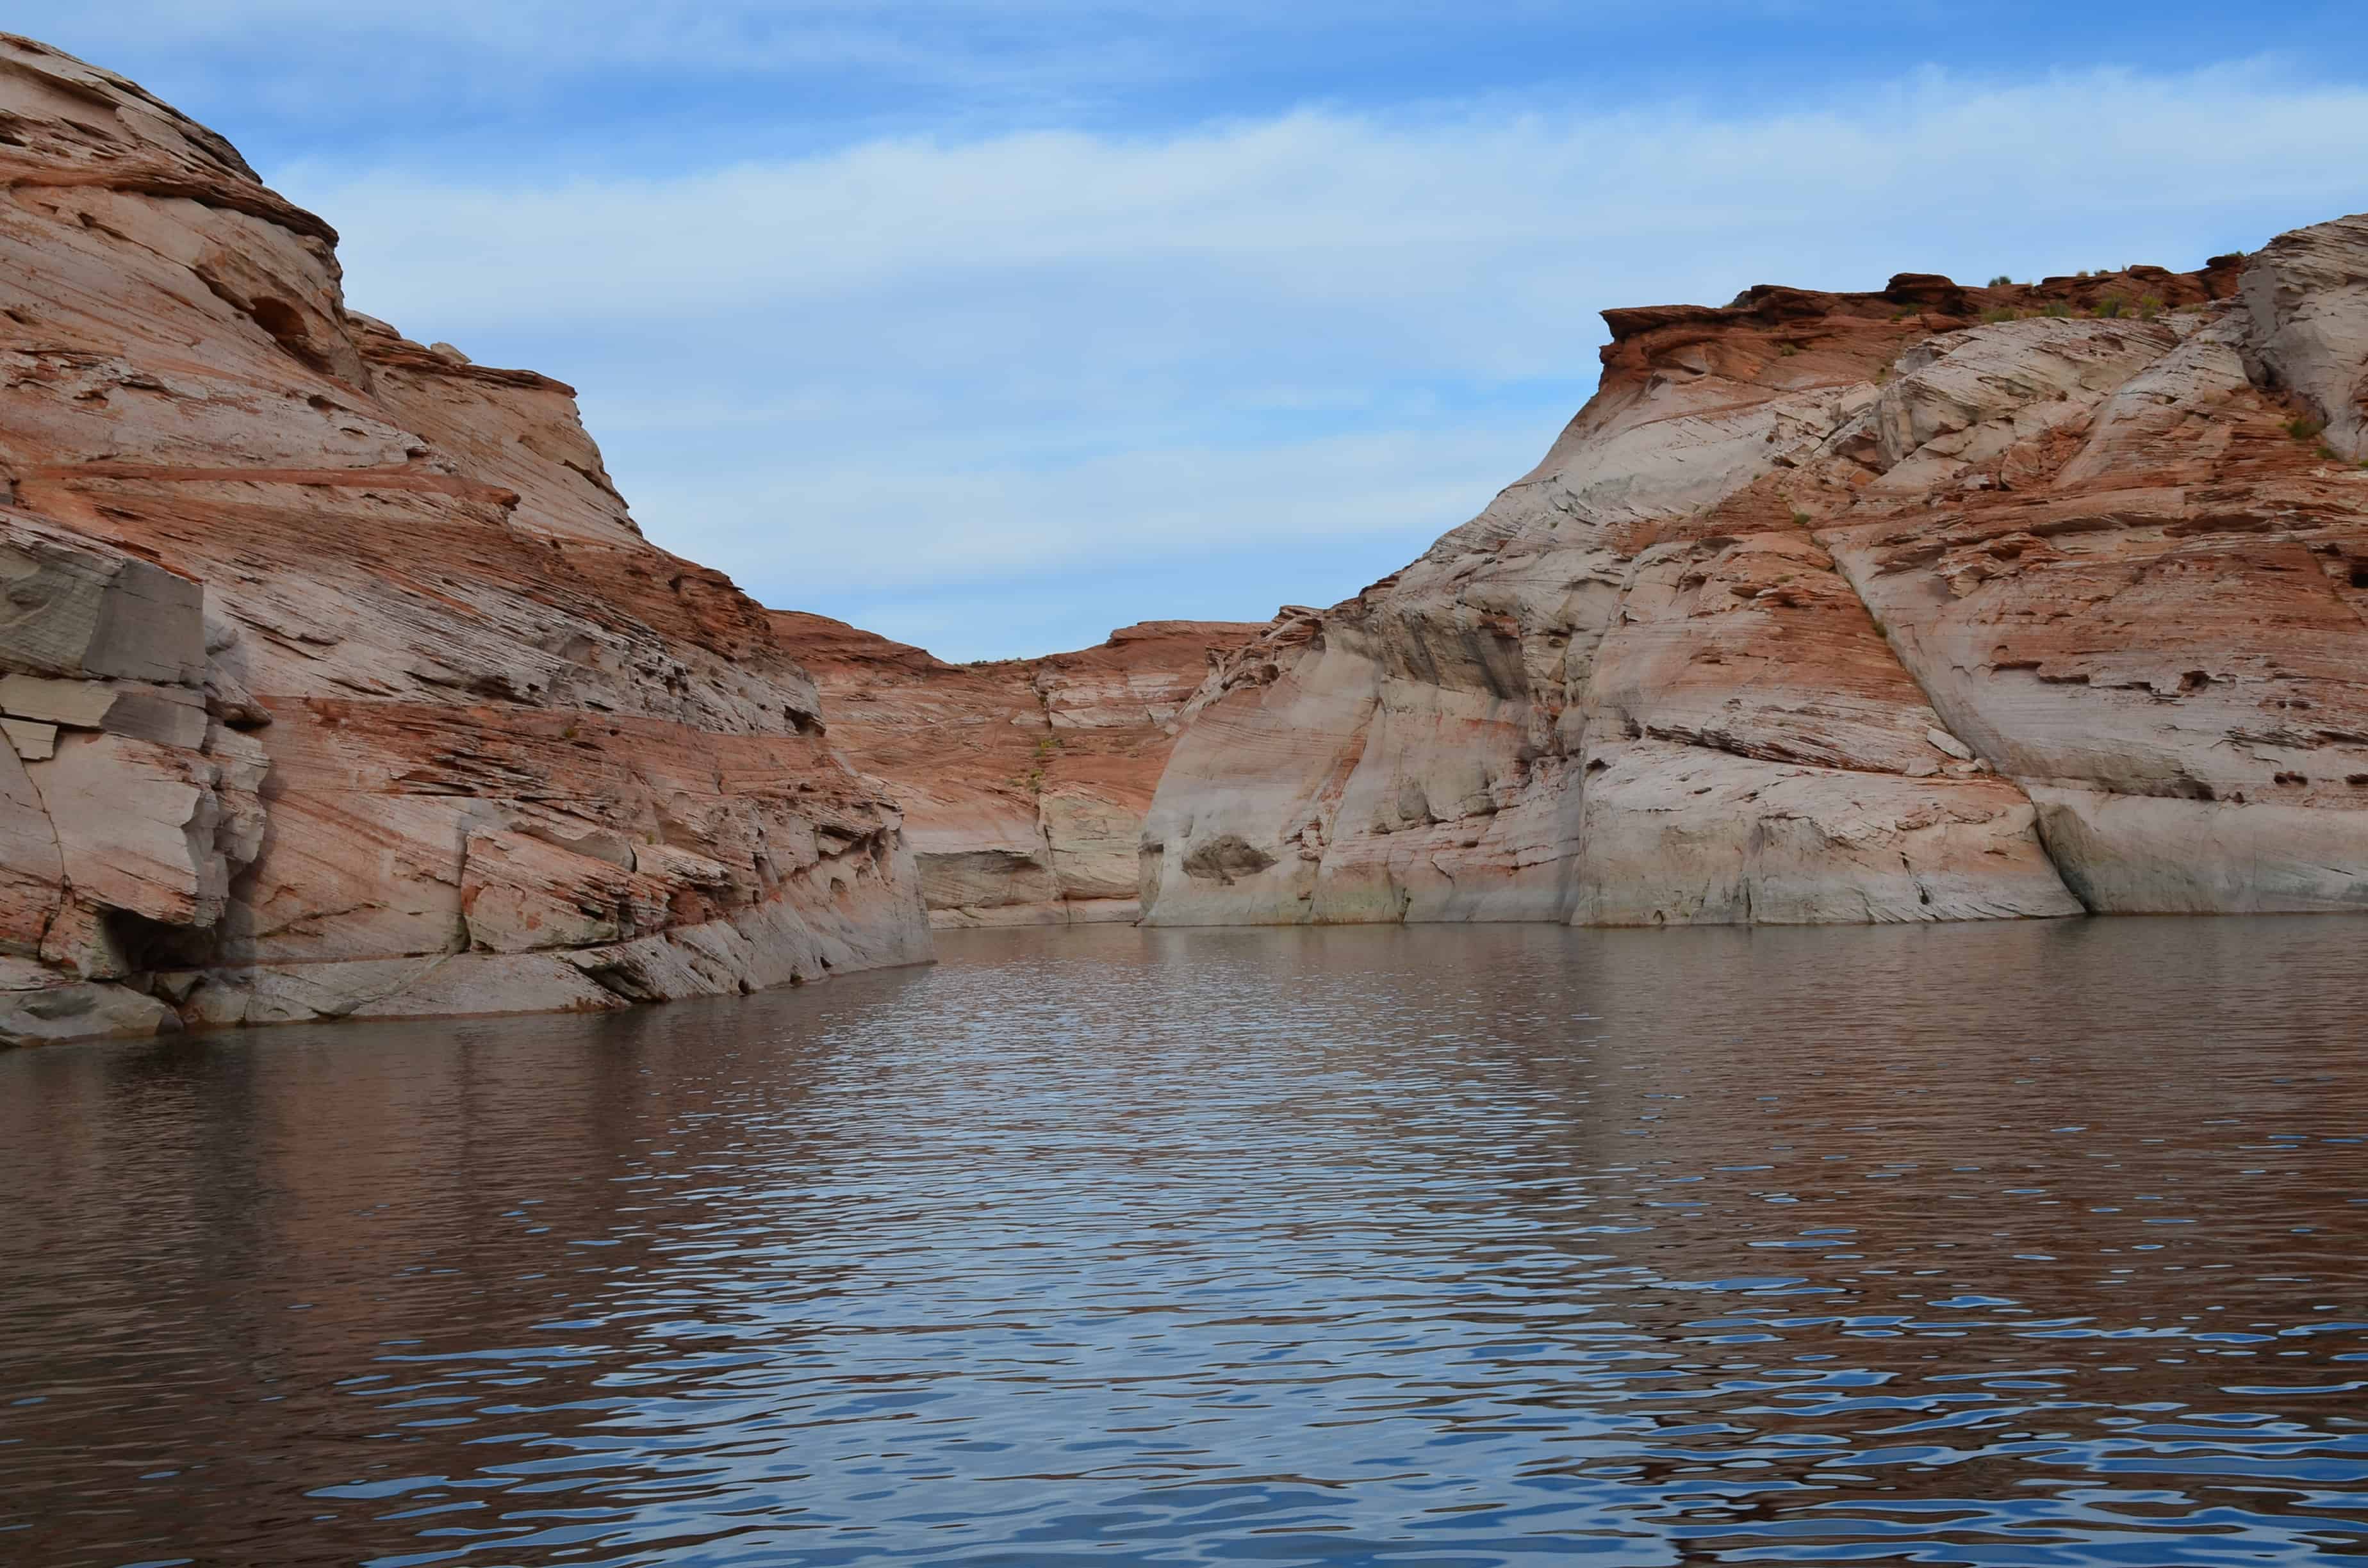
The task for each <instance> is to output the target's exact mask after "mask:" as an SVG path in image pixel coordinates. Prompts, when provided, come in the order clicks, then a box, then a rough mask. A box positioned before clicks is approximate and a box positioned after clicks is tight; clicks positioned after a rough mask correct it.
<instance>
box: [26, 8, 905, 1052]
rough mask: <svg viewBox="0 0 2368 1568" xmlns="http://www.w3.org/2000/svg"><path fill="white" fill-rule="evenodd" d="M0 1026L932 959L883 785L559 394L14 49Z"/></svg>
mask: <svg viewBox="0 0 2368 1568" xmlns="http://www.w3.org/2000/svg"><path fill="white" fill-rule="evenodd" d="M0 198H4V199H0V503H5V504H0V580H5V582H6V602H5V604H0V712H5V714H6V717H5V719H0V733H5V737H6V744H0V1040H39V1039H58V1038H72V1037H75V1036H83V1035H92V1034H105V1033H124V1032H146V1031H153V1030H154V1029H156V1028H163V1027H171V1026H173V1025H175V1024H179V1023H187V1024H192V1025H201V1024H228V1023H239V1022H270V1021H279V1020H291V1019H306V1018H317V1017H347V1016H351V1017H390V1016H404V1015H418V1014H435V1013H484V1012H507V1011H525V1010H546V1009H586V1008H608V1007H617V1006H624V1005H626V1004H627V1003H628V1002H631V1001H639V1000H649V999H660V998H666V997H673V996H682V995H688V994H704V993H715V992H734V991H745V990H748V989H751V988H754V987H757V986H764V985H771V984H776V983H787V982H794V981H800V980H808V979H815V978H819V977H821V976H822V975H823V974H825V972H827V971H831V970H833V969H848V968H853V967H859V966H862V965H869V964H880V963H893V962H901V961H907V960H915V959H918V958H922V957H925V956H927V952H928V932H927V928H926V926H925V924H924V918H923V912H922V908H921V903H920V899H919V894H918V884H917V881H916V877H915V874H914V871H913V869H912V863H911V856H910V852H909V851H908V850H907V849H906V848H905V845H904V842H903V838H902V835H901V832H900V815H899V812H898V811H897V809H896V807H895V805H894V802H893V801H891V800H890V799H888V798H887V797H886V796H885V795H884V794H883V793H882V790H880V788H879V787H878V786H877V785H876V784H874V783H872V782H871V781H868V780H865V779H862V778H858V777H856V776H855V775H854V774H852V773H850V772H849V771H848V769H847V768H846V767H844V766H842V765H841V764H840V763H839V762H838V761H837V759H836V757H835V756H833V754H832V752H831V749H830V744H829V742H828V740H827V739H826V738H825V735H824V733H823V726H822V722H821V717H820V704H819V700H818V698H817V694H816V692H815V690H814V685H813V682H812V681H811V680H810V679H809V678H808V677H807V676H806V674H805V672H804V671H803V669H801V668H800V667H799V665H797V663H796V662H795V660H794V659H793V658H792V657H791V656H790V655H789V654H788V653H786V652H785V651H784V650H783V649H782V648H781V646H780V643H779V642H777V640H776V639H775V637H774V635H773V632H772V631H771V628H770V626H769V624H768V620H767V618H766V615H765V612H764V611H762V610H761V609H759V608H757V606H756V605H755V604H754V603H752V602H751V601H750V600H748V599H747V598H746V597H744V596H743V595H741V594H740V593H739V592H738V591H737V590H736V589H734V587H733V585H732V584H731V583H730V582H729V581H727V580H726V579H725V578H723V576H722V575H720V574H716V573H714V572H711V571H708V570H706V569H704V568H702V567H700V566H697V565H694V564H692V563H691V562H686V561H682V560H679V559H677V558H676V557H674V556H671V555H668V554H666V552H665V551H660V550H657V549H655V548H653V547H652V546H651V545H649V544H648V543H646V542H645V541H644V540H643V539H642V538H641V536H640V533H639V531H638V530H637V529H636V528H635V527H634V525H633V522H632V518H631V517H630V516H629V515H628V514H627V511H626V508H625V504H624V502H623V500H622V499H621V498H620V496H619V495H618V494H617V492H616V490H615V487H614V486H613V485H611V484H610V483H609V477H608V475H607V473H606V472H603V470H602V467H601V463H600V455H599V452H598V449H597V448H595V447H594V445H593V443H592V441H591V439H590V437H587V436H586V434H585V432H584V430H583V428H582V426H580V425H579V424H578V422H577V419H576V415H575V403H574V400H573V395H572V393H571V392H570V391H569V389H568V388H566V387H564V386H563V385H561V384H560V383H558V382H556V381H551V380H549V379H547V378H545V377H542V376H538V375H535V374H532V373H531V372H528V371H521V370H499V369H485V368H483V367H479V366H476V365H472V364H470V363H468V362H467V360H466V359H464V358H462V357H461V355H460V354H459V353H458V352H457V351H454V350H450V349H448V348H444V347H440V346H439V347H436V348H423V347H420V346H419V345H418V344H416V343H411V342H408V341H406V340H404V338H403V337H401V336H400V335H397V334H396V333H395V332H394V331H393V329H392V328H390V327H388V326H386V325H385V324H383V323H380V322H376V321H373V320H371V319H370V318H369V317H367V316H362V315H359V314H356V313H354V312H350V311H348V310H347V308H346V306H345V304H344V301H343V299H342V297H341V294H340V290H339V284H338V272H337V265H336V256H335V253H334V249H333V246H334V243H335V235H334V233H332V232H331V231H330V229H329V228H328V226H327V225H326V224H324V223H323V222H321V221H320V220H319V219H317V218H315V217H313V216H312V215H311V214H310V213H307V212H303V211H302V210H298V209H296V208H294V207H292V206H290V205H289V204H288V203H287V202H286V201H284V200H283V199H280V198H279V197H278V196H276V195H275V194H273V193H272V192H271V191H269V190H268V189H266V188H265V187H263V186H262V185H261V184H260V183H259V182H258V181H257V180H256V176H255V175H254V173H253V171H252V170H250V169H249V168H248V167H247V166H246V165H245V163H244V162H243V161H242V160H241V159H240V158H239V156H238V154H237V153H236V152H234V151H233V149H232V148H231V147H230V146H229V144H228V143H226V142H223V141H222V138H221V137H219V136H217V135H215V134H214V133H212V132H211V131H207V130H205V129H204V128H203V127H201V126H199V125H196V124H193V123H191V122H190V121H189V120H188V119H184V118H183V117H181V116H180V115H179V114H177V113H176V112H175V111H174V110H172V109H171V108H167V107H165V105H163V104H161V103H158V102H157V101H156V100H155V99H154V98H152V97H149V96H148V95H147V94H146V93H144V92H142V90H141V89H140V88H139V87H137V86H136V85H133V84H131V83H130V82H127V81H124V80H123V79H122V78H120V77H117V76H114V75H111V74H108V73H106V72H103V71H98V70H96V69H94V68H92V67H90V66H88V65H85V64H83V63H82V62H78V61H75V60H73V59H71V58H68V57H66V56H64V55H62V54H60V53H57V52H56V51H51V50H50V49H47V48H45V47H44V46H42V45H40V44H38V43H33V42H31V41H29V40H23V39H17V38H13V37H6V36H5V35H0Z"/></svg>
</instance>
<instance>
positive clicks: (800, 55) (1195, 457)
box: [6, 0, 2368, 659]
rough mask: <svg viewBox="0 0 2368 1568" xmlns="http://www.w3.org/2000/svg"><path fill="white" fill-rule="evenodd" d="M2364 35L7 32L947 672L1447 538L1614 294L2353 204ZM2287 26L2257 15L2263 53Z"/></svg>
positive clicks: (2078, 253) (938, 16)
mask: <svg viewBox="0 0 2368 1568" xmlns="http://www.w3.org/2000/svg"><path fill="white" fill-rule="evenodd" d="M2356 4H2357V0H2341V3H2340V4H2339V3H2333V0H2289V3H2288V4H2284V5H2282V6H2279V7H2277V8H2276V10H2275V12H2274V13H2273V15H2274V19H2275V22H2276V24H2277V25H2276V26H2275V27H2269V26H2266V25H2256V23H2255V21H2248V20H2247V19H2246V17H2247V14H2245V13H2242V12H2240V11H2237V10H2231V9H2230V8H2229V7H2228V6H2226V4H2225V3H2214V4H2212V5H2208V6H2207V5H2192V4H2187V3H2185V0H2152V3H2149V4H2146V5H2133V4H2123V3H2122V0H2092V3H2091V4H2089V5H2086V6H2077V7H2076V6H2061V5H2060V4H2047V5H2039V4H2027V3H2024V0H1998V3H1994V4H1987V5H1973V4H1963V5H1959V4H1950V5H1942V4H1930V3H1921V0H1894V3H1892V4H1886V5H1819V4H1810V3H1807V0H1649V3H1648V0H1595V3H1585V0H1577V3H1564V4H1546V3H1543V0H1538V3H1531V0H1463V3H1459V4H1433V3H1414V0H1362V3H1360V4H1357V5H1353V6H1352V5H1347V4H1340V3H1338V0H1298V3H1295V4H1293V5H1290V6H1278V5H1275V4H1272V3H1271V0H1258V3H1255V4H1254V3H1251V0H1209V3H1204V4H1192V3H1188V0H1172V3H1167V4H1150V3H1144V0H1136V3H1128V0H1118V3H1110V4H1096V5H1086V4H1077V3H1071V0H911V3H909V4H899V5H889V4H882V3H877V0H835V3H834V0H778V3H771V4H764V3H757V0H701V3H697V4H689V3H677V0H636V3H631V4H628V3H623V0H564V3H562V0H402V3H381V0H340V4H338V5H336V6H321V5H320V4H318V0H208V3H207V4H205V5H203V6H191V5H188V4H186V0H108V3H107V4H104V5H93V4H90V3H89V0H70V3H51V0H30V3H27V0H18V3H17V5H14V6H11V7H10V9H9V16H8V20H7V21H6V26H8V27H10V28H15V29H17V30H21V31H25V32H29V33H31V34H33V35H34V36H36V37H39V38H41V39H43V40H46V41H48V42H51V43H53V44H56V45H57V46H59V47H61V48H63V49H66V50H69V51H72V52H74V53H76V54H79V55H81V56H83V57H84V58H85V59H89V60H91V61H94V62H97V63H99V64H102V65H105V66H108V67H109V68H110V69H113V70H117V71H120V72H122V73H123V74H126V75H129V76H131V77H133V78H134V79H135V80H138V81H139V82H141V83H142V85H145V86H147V87H148V88H149V89H150V90H152V91H154V92H155V93H156V94H158V95H159V96H160V97H164V98H165V99H166V100H167V101H169V102H172V103H174V104H175V105H176V106H177V107H179V108H182V109H183V110H185V111H186V112H188V113H189V114H191V115H193V116H195V117H196V118H197V119H200V120H203V121H205V122H206V123H208V124H210V125H211V126H212V127H214V128H215V129H216V130H218V131H222V132H223V133H224V134H226V135H227V136H229V137H230V138H231V139H232V141H233V142H236V143H237V144H238V146H239V147H240V148H241V149H242V151H244V152H245V154H246V156H247V158H248V160H249V162H251V163H253V164H254V165H256V168H257V169H258V170H259V171H260V172H261V173H262V175H263V176H264V177H265V178H266V179H267V180H268V181H269V182H270V183H271V184H272V185H274V186H275V187H278V188H279V189H280V190H281V191H283V192H285V193H286V194H288V195H289V196H290V197H291V198H293V199H296V200H297V201H299V202H301V203H302V204H303V205H305V206H307V207H310V208H312V209H313V210H315V211H318V212H319V213H321V214H322V215H323V216H324V217H325V218H327V219H328V220H329V221H330V222H332V223H333V224H335V225H336V227H337V229H338V230H339V231H340V233H342V235H343V243H342V245H341V248H340V254H341V256H342V257H343V260H344V265H345V269H346V280H347V299H348V302H349V303H351V304H352V305H353V306H354V307H355V308H357V309H359V310H362V311H366V312H370V313H371V314H373V315H379V316H382V317H385V318H386V319H388V320H390V321H392V322H393V323H394V324H396V325H397V326H398V327H400V328H401V329H402V330H403V331H404V332H405V333H406V334H408V335H411V336H412V337H415V338H417V339H419V340H421V341H423V342H428V341H438V340H442V341H449V342H450V343H453V344H456V345H458V346H459V347H461V348H462V349H463V350H465V351H466V352H467V353H468V354H469V355H470V356H471V358H474V359H476V360H477V361H479V362H480V363H485V364H501V365H523V366H528V367H530V368H532V369H539V370H542V371H544V372H546V373H548V374H551V375H554V376H557V377H559V378H560V379H562V380H564V381H569V382H572V383H574V384H575V387H576V388H577V389H578V391H579V392H580V394H581V398H582V403H583V408H584V415H585V419H586V424H587V425H588V426H590V428H591V431H592V433H593V435H594V436H595V437H597V438H598V440H599V442H600V444H601V448H602V450H603V451H604V453H605V454H606V457H607V460H608V464H609V471H610V472H611V473H612V474H613V475H614V476H615V478H616V480H617V482H618V483H619V485H620V488H621V489H622V490H623V491H624V493H625V494H626V495H627V497H628V498H629V499H630V500H631V501H632V505H633V510H634V515H635V517H637V518H638V519H639V521H640V522H641V525H642V527H643V531H644V532H645V533H647V534H648V536H649V537H650V538H651V539H652V540H654V541H655V542H656V543H658V544H660V545H663V546H664V547H666V549H669V550H672V551H677V552H678V553H680V554H683V555H687V556H689V557H691V558H693V559H694V560H698V561H701V562H707V563H710V564H712V565H716V566H720V567H722V568H723V569H724V570H726V571H728V572H730V573H731V574H733V576H734V578H736V579H737V580H738V582H739V583H740V585H742V586H743V587H744V588H746V589H747V590H748V591H749V592H750V593H752V594H754V595H755V596H756V597H758V598H759V599H761V600H763V601H764V602H765V603H767V604H769V605H775V606H780V607H784V608H800V609H811V610H818V611H820V612H822V613H824V614H826V615H833V616H837V617H839V618H841V619H847V620H851V621H854V622H855V623H857V624H859V625H861V626H866V627H869V628H871V630H873V631H881V632H883V633H886V634H887V635H890V636H893V637H896V638H899V639H901V640H904V641H906V642H918V643H920V644H922V645H924V646H926V647H928V648H929V649H931V650H932V651H933V652H936V653H939V654H940V655H942V656H944V657H948V658H953V659H974V658H1001V657H1010V656H1018V655H1024V654H1032V653H1047V652H1052V651H1054V650H1057V649H1063V648H1072V647H1080V646H1085V645H1088V644H1090V643H1093V642H1099V641H1100V640H1101V639H1102V637H1103V636H1104V635H1105V634H1106V633H1107V631H1109V630H1110V628H1112V627H1114V626H1119V625H1123V624H1126V623H1128V622H1131V621H1134V620H1139V619H1160V618H1174V617H1186V618H1195V619H1239V620H1263V619H1266V618H1267V617H1268V616H1269V615H1270V614H1271V613H1273V611H1274V609H1275V608H1277V606H1279V605H1281V604H1286V603H1291V604H1317V605H1321V604H1328V603H1332V602H1334V601H1337V600H1338V599H1341V598H1344V597H1348V596H1349V595H1351V594H1353V593H1355V592H1356V591H1357V589H1359V588H1360V587H1361V586H1363V585H1365V584H1367V583H1369V582H1372V581H1373V580H1374V579H1376V578H1379V577H1381V576H1383V575H1385V574H1388V573H1390V572H1392V571H1394V570H1395V569H1396V568H1397V567H1399V566H1401V565H1403V564H1405V563H1406V562H1407V561H1408V560H1410V559H1412V558H1413V557H1414V556H1416V555H1417V554H1419V553H1420V552H1421V551H1422V550H1423V549H1424V548H1426V547H1427V546H1428V545H1429V542H1430V541H1431V540H1433V539H1434V538H1436V537H1437V536H1438V535H1439V534H1440V533H1442V532H1444V531H1445V530H1447V529H1448V528H1452V527H1454V526H1455V525H1456V524H1458V523H1460V522H1462V521H1463V520H1464V519H1465V518H1467V517H1470V516H1472V515H1473V514H1474V513H1475V512H1477V511H1478V510H1479V509H1480V508H1481V507H1482V506H1485V505H1486V502H1487V500H1488V498H1489V497H1490V496H1491V495H1492V494H1495V492H1496V491H1497V490H1498V489H1499V488H1501V487H1502V486H1504V485H1505V484H1507V483H1510V482H1511V481H1513V480H1515V479H1517V478H1519V477H1520V475H1521V474H1522V473H1523V472H1526V471H1527V470H1528V469H1529V468H1530V467H1531V465H1532V464H1533V463H1535V462H1536V461H1537V460H1538V459H1539V458H1540V457H1541V456H1542V455H1543V453H1544V451H1545V449H1546V448H1547V446H1548V445H1549V444H1550V442H1551V441H1552V440H1553V438H1554V434H1555V432H1556V431H1557V430H1559V429H1560V428H1561V426H1563V425H1564V424H1565V422H1566V421H1567V420H1568V419H1569V418H1570V416H1571V415H1573V414H1574V413H1575V412H1577V409H1578V407H1579V405H1580V404H1581V403H1584V402H1585V401H1586V400H1587V398H1588V395H1589V393H1590V392H1593V390H1594V386H1595V381H1596V373H1597V369H1598V364H1597V358H1596V351H1597V349H1598V348H1599V347H1600V346H1601V344H1602V343H1603V341H1604V333H1603V330H1602V324H1601V322H1600V320H1599V319H1598V315H1597V312H1600V311H1601V310H1604V309H1606V308H1609V307H1613V306H1620V305H1637V304H1656V303H1666V302H1672V301H1701V302H1708V303H1718V302H1723V301H1726V300H1728V299H1730V298H1732V297H1733V296H1734V295H1735V294H1736V293H1737V292H1738V291H1739V290H1742V289H1744V288H1746V287H1748V286H1749V285H1751V284H1754V283H1763V282H1782V283H1790V284H1795V285H1800V286H1805V287H1814V288H1829V289H1874V288H1880V287H1881V286H1882V285H1883V283H1884V279H1885V278H1888V277H1889V276H1890V275H1891V274H1892V273H1895V272H1906V271H1913V272H1943V273H1948V274H1950V275H1951V276H1953V277H1956V278H1961V279H1967V280H1975V281H1979V280H1984V279H1987V278H1990V277H1991V276H1994V275H1996V274H1999V273H2006V274H2009V275H2011V276H2013V277H2016V278H2035V277H2039V276H2042V275H2044V274H2048V273H2055V272H2070V271H2076V270H2079V269H2081V268H2096V267H2120V266H2123V265H2126V264H2129V263H2134V262H2155V263H2159V264H2161V265H2164V266H2169V267H2193V266H2197V265H2200V264H2201V263H2202V261H2203V259H2204V258H2205V257H2206V256H2212V255H2215V254H2219V253H2222V252H2226V251H2229V250H2237V249H2250V248H2252V247H2254V246H2256V245H2258V244H2260V243H2261V242H2262V241H2263V240H2265V239H2267V238H2269V237H2270V236H2271V235H2273V234H2275V233H2279V232H2281V231H2283V230H2284V229H2288V228H2292V227H2294V226H2297V225H2299V224H2303V223H2308V222H2318V221H2320V220H2323V219H2326V218H2330V217H2334V216H2337V215H2339V214H2341V213H2346V212H2353V211H2358V210H2362V209H2368V159H2363V158H2362V153H2361V149H2362V147H2368V29H2363V28H2360V27H2358V26H2357V11H2356ZM2271 15H2272V13H2266V12H2265V13H2260V14H2259V17H2257V18H2256V21H2258V20H2260V18H2266V17H2271Z"/></svg>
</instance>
